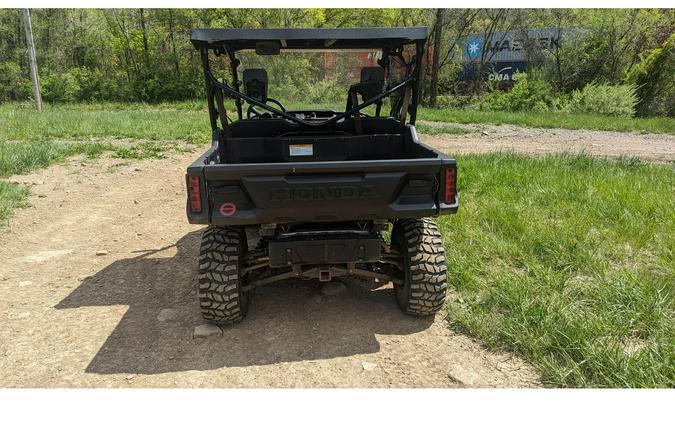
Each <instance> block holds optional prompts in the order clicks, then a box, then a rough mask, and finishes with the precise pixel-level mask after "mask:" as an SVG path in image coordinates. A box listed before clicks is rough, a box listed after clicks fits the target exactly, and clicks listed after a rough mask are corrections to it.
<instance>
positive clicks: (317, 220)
mask: <svg viewBox="0 0 675 422" xmlns="http://www.w3.org/2000/svg"><path fill="white" fill-rule="evenodd" d="M190 37H191V41H192V43H193V45H194V46H195V48H196V49H197V50H199V52H200V54H201V58H202V64H203V67H204V76H205V80H206V92H207V100H208V109H209V116H210V122H211V130H212V144H211V147H210V148H209V150H208V151H206V152H205V153H204V154H203V155H202V156H200V157H199V158H198V159H197V161H195V162H194V163H193V164H192V165H190V166H189V167H188V169H187V175H186V182H187V193H188V199H187V216H188V220H189V222H190V223H193V224H204V225H208V227H207V228H206V230H205V231H204V233H203V237H202V243H201V251H200V258H199V303H200V306H201V311H202V315H203V317H204V318H205V319H206V320H208V321H210V322H213V323H215V324H219V325H223V324H229V323H234V322H238V321H240V320H241V319H242V318H243V317H244V316H245V315H246V312H247V309H248V306H249V297H250V294H251V291H252V290H253V289H255V288H256V287H259V286H262V285H265V284H268V283H273V282H277V281H280V280H287V279H295V280H302V279H318V280H319V281H320V282H328V281H330V280H331V279H333V278H355V279H357V280H364V279H370V280H376V283H392V284H393V286H394V293H395V294H394V296H395V298H396V301H397V302H398V305H399V306H400V307H401V309H402V310H403V311H404V312H406V313H408V314H412V315H420V316H428V315H433V314H434V313H436V312H437V311H438V310H439V309H441V307H442V305H443V302H444V300H445V295H446V288H447V275H446V264H445V256H444V254H445V251H444V247H443V241H442V238H441V234H440V232H439V229H438V226H437V225H436V223H435V222H434V220H433V219H432V218H431V217H434V216H438V215H443V214H451V213H454V212H456V211H457V207H458V196H457V192H456V178H457V170H456V164H455V160H454V159H452V158H449V157H447V156H446V155H444V154H442V153H440V152H439V151H436V150H434V149H432V148H430V147H428V146H426V145H423V144H422V143H420V141H419V138H418V135H417V132H416V131H415V126H414V124H415V116H416V113H417V106H418V98H419V87H420V72H421V67H422V56H423V53H424V49H425V41H426V38H427V28H420V27H415V28H348V29H255V30H249V29H193V30H192V31H191V34H190ZM309 51H314V52H319V53H321V54H324V55H325V54H331V53H332V52H341V53H354V54H356V53H357V52H366V51H367V52H374V54H376V55H375V56H372V57H375V58H376V64H377V65H374V66H366V67H362V68H361V69H360V71H358V72H355V74H356V76H354V79H357V78H358V76H359V75H360V80H354V81H353V84H352V85H351V86H348V87H346V88H345V94H344V103H346V107H345V109H344V111H341V110H337V111H333V110H327V109H322V108H312V107H307V108H304V109H301V110H291V109H286V107H285V106H284V104H283V103H282V102H281V101H280V100H283V98H279V99H274V98H271V97H270V96H268V93H269V92H270V90H269V87H270V85H271V84H270V81H269V79H268V73H267V71H266V70H265V69H263V68H260V67H259V66H258V67H255V68H240V67H243V66H241V64H242V61H241V60H240V58H239V57H238V55H241V54H244V53H247V54H250V55H252V56H253V57H254V58H260V59H262V58H263V57H262V56H274V55H279V54H291V53H306V52H309ZM253 52H255V55H254V54H253ZM326 57H327V56H326ZM369 57H371V56H369ZM213 58H219V59H220V60H221V61H222V62H223V63H227V64H229V74H227V76H226V77H222V76H221V77H218V75H219V74H218V72H219V71H220V72H221V73H220V75H223V72H222V69H216V68H215V66H213V65H212V59H213ZM213 61H214V62H216V61H217V60H213ZM255 63H259V62H255ZM224 67H226V66H224ZM282 92H283V90H282ZM276 96H279V97H281V95H276ZM226 100H234V104H232V103H231V102H226ZM226 104H228V105H230V107H232V109H231V110H235V109H236V118H232V117H234V116H232V113H233V112H230V116H228V111H227V109H226ZM386 109H389V111H388V112H386ZM389 232H390V233H389ZM389 234H390V236H389ZM387 239H390V240H387Z"/></svg>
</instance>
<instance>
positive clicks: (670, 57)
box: [627, 34, 675, 117]
mask: <svg viewBox="0 0 675 422" xmlns="http://www.w3.org/2000/svg"><path fill="white" fill-rule="evenodd" d="M674 68H675V34H673V35H671V36H670V37H669V38H668V39H667V40H666V41H665V42H664V43H663V46H661V48H657V49H654V50H652V51H651V52H650V53H649V54H648V55H647V57H646V58H645V59H644V60H642V62H641V63H639V64H637V65H636V66H635V67H634V68H633V69H632V70H631V71H630V73H629V74H628V76H627V79H628V80H629V81H630V82H632V83H634V84H635V85H636V86H637V91H636V94H637V98H638V102H637V107H636V112H637V115H638V116H671V117H672V116H675V71H673V69H674Z"/></svg>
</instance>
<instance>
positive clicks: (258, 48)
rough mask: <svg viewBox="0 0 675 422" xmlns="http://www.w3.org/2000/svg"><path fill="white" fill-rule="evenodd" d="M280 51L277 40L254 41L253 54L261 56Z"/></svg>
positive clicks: (279, 44)
mask: <svg viewBox="0 0 675 422" xmlns="http://www.w3.org/2000/svg"><path fill="white" fill-rule="evenodd" d="M280 51H281V42H279V41H258V42H257V43H255V54H259V55H261V56H276V55H278V54H279V52H280Z"/></svg>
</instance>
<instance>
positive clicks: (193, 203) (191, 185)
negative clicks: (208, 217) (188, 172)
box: [188, 176, 202, 213]
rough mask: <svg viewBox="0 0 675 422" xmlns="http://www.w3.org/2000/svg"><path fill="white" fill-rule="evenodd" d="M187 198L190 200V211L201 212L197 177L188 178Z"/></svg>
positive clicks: (200, 197) (200, 195) (200, 196)
mask: <svg viewBox="0 0 675 422" xmlns="http://www.w3.org/2000/svg"><path fill="white" fill-rule="evenodd" d="M188 198H189V200H190V211H192V212H194V213H199V212H202V194H201V191H200V184H199V176H188Z"/></svg>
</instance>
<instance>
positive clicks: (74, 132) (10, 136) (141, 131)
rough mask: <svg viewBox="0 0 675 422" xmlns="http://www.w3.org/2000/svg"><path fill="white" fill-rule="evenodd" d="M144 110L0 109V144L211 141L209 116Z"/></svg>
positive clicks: (139, 106)
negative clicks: (95, 141) (103, 141)
mask: <svg viewBox="0 0 675 422" xmlns="http://www.w3.org/2000/svg"><path fill="white" fill-rule="evenodd" d="M160 107H162V106H161V105H159V106H151V105H147V104H146V105H143V104H131V105H128V106H127V105H120V104H102V105H87V104H84V105H63V106H46V107H45V109H44V111H43V112H42V113H36V112H35V111H34V110H33V109H31V108H30V107H28V105H22V106H16V105H12V104H10V105H3V106H0V122H2V124H1V125H0V141H8V140H9V141H24V140H31V141H34V140H92V139H144V140H180V141H186V142H190V143H203V142H207V141H209V140H210V139H211V133H210V130H209V123H208V120H209V119H208V114H207V113H206V112H205V111H204V110H201V109H197V110H194V109H190V108H187V106H186V104H184V103H177V104H175V105H173V106H172V107H182V108H166V107H168V106H166V105H165V106H164V107H165V108H160Z"/></svg>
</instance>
